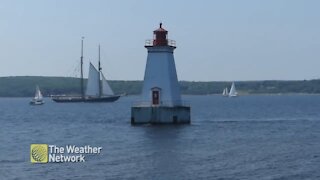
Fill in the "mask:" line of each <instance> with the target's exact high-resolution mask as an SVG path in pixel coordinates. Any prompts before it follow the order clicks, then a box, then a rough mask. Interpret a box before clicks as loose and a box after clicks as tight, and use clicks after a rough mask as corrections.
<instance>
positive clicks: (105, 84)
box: [101, 73, 114, 96]
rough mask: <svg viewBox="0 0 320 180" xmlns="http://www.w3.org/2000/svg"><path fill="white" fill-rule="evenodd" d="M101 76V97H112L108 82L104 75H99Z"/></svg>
mask: <svg viewBox="0 0 320 180" xmlns="http://www.w3.org/2000/svg"><path fill="white" fill-rule="evenodd" d="M101 76H102V95H103V96H108V95H114V93H113V91H112V89H111V87H110V85H109V83H108V81H107V80H106V78H105V77H104V75H103V74H102V73H101Z"/></svg>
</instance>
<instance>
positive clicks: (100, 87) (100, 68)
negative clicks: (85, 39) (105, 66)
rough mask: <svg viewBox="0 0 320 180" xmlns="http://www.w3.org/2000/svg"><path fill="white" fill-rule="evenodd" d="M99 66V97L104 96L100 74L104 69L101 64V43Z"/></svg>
mask: <svg viewBox="0 0 320 180" xmlns="http://www.w3.org/2000/svg"><path fill="white" fill-rule="evenodd" d="M98 58H99V67H98V70H99V97H101V96H102V85H101V80H100V74H101V70H102V67H101V64H100V44H99V57H98Z"/></svg>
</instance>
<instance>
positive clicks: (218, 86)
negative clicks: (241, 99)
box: [0, 76, 320, 97]
mask: <svg viewBox="0 0 320 180" xmlns="http://www.w3.org/2000/svg"><path fill="white" fill-rule="evenodd" d="M85 81H86V80H85ZM109 83H110V86H111V87H112V89H113V90H114V92H115V93H116V94H120V93H126V94H128V95H137V94H140V92H141V89H142V84H143V82H142V81H109ZM179 83H180V89H181V93H182V94H189V95H207V94H221V93H222V91H223V89H224V88H225V87H228V88H230V86H231V83H232V82H226V81H210V82H198V81H180V82H179ZM235 83H236V88H237V91H238V92H239V94H285V93H307V94H319V93H320V79H315V80H295V81H292V80H290V81H279V80H266V81H238V82H235ZM85 84H86V83H85ZM36 85H39V86H40V89H41V91H42V93H43V94H44V96H50V95H58V94H59V95H61V94H79V93H80V79H79V78H72V77H42V76H13V77H0V97H30V96H33V95H34V92H35V86H36Z"/></svg>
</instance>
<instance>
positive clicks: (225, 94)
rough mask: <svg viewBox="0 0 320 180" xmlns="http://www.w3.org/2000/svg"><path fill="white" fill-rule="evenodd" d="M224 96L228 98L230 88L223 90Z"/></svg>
mask: <svg viewBox="0 0 320 180" xmlns="http://www.w3.org/2000/svg"><path fill="white" fill-rule="evenodd" d="M222 96H224V97H227V96H228V88H224V89H223V92H222Z"/></svg>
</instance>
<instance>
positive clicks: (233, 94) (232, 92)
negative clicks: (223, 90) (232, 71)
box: [229, 82, 238, 97]
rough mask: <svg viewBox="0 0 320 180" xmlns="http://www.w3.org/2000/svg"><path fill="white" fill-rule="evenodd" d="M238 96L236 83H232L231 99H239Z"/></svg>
mask: <svg viewBox="0 0 320 180" xmlns="http://www.w3.org/2000/svg"><path fill="white" fill-rule="evenodd" d="M237 96H238V92H237V90H236V86H235V85H234V82H232V85H231V88H230V92H229V97H237Z"/></svg>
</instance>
